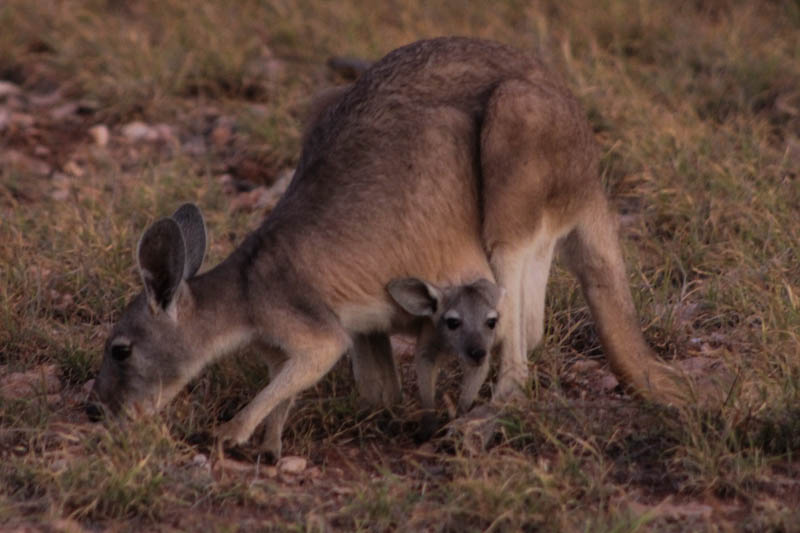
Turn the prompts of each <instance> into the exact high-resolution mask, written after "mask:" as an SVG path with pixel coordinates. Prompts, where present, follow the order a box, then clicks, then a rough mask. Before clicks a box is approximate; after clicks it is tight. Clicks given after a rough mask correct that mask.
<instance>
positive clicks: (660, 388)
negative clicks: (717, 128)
mask: <svg viewBox="0 0 800 533" xmlns="http://www.w3.org/2000/svg"><path fill="white" fill-rule="evenodd" d="M597 152H598V151H597V149H596V147H595V143H594V139H593V136H592V131H591V128H590V127H589V125H588V123H587V121H586V119H585V117H584V114H583V112H582V111H581V107H580V105H579V104H578V102H577V100H576V99H575V98H574V97H573V96H572V95H571V94H570V93H569V91H568V90H566V89H565V88H564V86H563V85H562V84H561V83H560V82H559V81H557V80H556V79H555V77H554V76H553V74H551V73H550V72H549V71H548V70H546V69H545V68H544V67H543V66H542V64H541V63H540V62H539V61H537V60H536V59H533V58H531V57H529V56H527V55H525V54H523V53H521V52H519V51H517V50H514V49H513V48H510V47H508V46H505V45H502V44H498V43H494V42H487V41H481V40H474V39H466V38H440V39H433V40H428V41H420V42H417V43H414V44H411V45H408V46H405V47H403V48H400V49H398V50H395V51H393V52H391V53H390V54H388V55H387V56H386V57H384V58H383V59H382V60H380V61H378V62H377V63H375V64H374V65H373V66H372V67H371V68H369V69H368V70H367V71H366V72H364V73H363V75H362V76H361V77H360V78H359V79H358V80H357V81H356V82H355V83H354V85H353V86H352V88H350V89H349V90H347V91H345V92H343V94H341V96H340V97H339V98H338V99H333V100H331V103H329V104H328V105H327V106H326V107H325V108H324V109H322V110H321V111H320V112H319V113H318V117H317V119H316V120H315V122H314V124H313V125H312V126H311V128H310V129H309V131H308V133H307V135H306V137H305V140H304V144H303V151H302V154H301V157H300V161H299V165H298V168H297V171H296V174H295V177H294V179H293V181H292V183H291V184H290V186H289V188H288V189H287V191H286V193H285V195H284V196H283V198H281V200H280V202H279V203H278V205H277V206H276V207H275V209H274V210H273V211H272V212H271V213H270V215H269V217H268V218H267V220H266V221H265V222H264V223H263V224H262V225H261V227H260V228H258V229H257V230H256V231H254V232H253V233H252V234H250V235H249V236H248V237H247V238H246V239H245V241H244V242H243V243H242V244H241V245H240V246H239V247H238V248H237V249H236V250H235V251H234V252H233V253H232V254H231V255H230V256H229V257H228V258H227V259H225V260H224V261H223V262H222V263H220V264H219V265H217V266H216V267H215V268H213V269H212V270H210V271H208V272H206V273H204V274H201V275H195V274H196V273H197V270H198V268H199V266H200V264H201V262H202V259H203V255H204V252H205V226H204V223H203V220H202V217H201V215H200V213H199V211H198V210H197V209H196V208H193V207H191V206H189V207H182V208H181V209H179V210H178V212H177V213H175V215H174V216H173V217H171V218H165V219H161V220H159V221H157V222H155V223H154V224H153V225H152V226H151V227H150V228H148V229H147V231H145V233H144V235H143V236H142V239H141V241H140V243H139V247H138V263H139V270H140V272H141V276H142V281H143V283H144V291H143V293H142V294H140V295H139V296H138V297H136V298H135V299H134V300H133V301H132V302H131V303H130V304H129V305H128V307H127V308H126V309H125V311H124V313H123V316H122V318H121V319H120V321H119V323H118V324H117V325H116V326H115V327H114V328H113V331H112V332H111V335H110V337H109V340H108V342H107V344H106V349H105V355H104V359H103V363H102V367H101V369H100V372H99V375H98V376H97V379H96V381H95V386H94V390H93V397H95V398H96V399H97V400H99V401H100V402H101V403H103V404H105V405H107V406H108V407H109V408H110V410H112V411H119V410H126V411H134V412H139V411H143V412H147V411H152V410H154V409H158V408H159V407H160V406H162V405H164V404H165V403H166V402H167V401H169V400H170V399H171V398H172V397H173V396H174V395H175V394H176V393H177V392H178V391H179V390H180V389H181V388H182V387H183V386H184V385H185V384H186V383H187V382H188V381H189V380H190V379H191V378H192V377H194V376H195V375H197V374H198V373H199V372H200V370H201V369H202V368H203V367H204V366H206V365H207V364H208V363H210V362H211V361H213V360H214V359H215V358H217V357H218V356H221V355H223V354H225V353H229V352H231V351H232V350H234V349H236V348H238V347H240V346H242V345H245V344H256V345H257V346H259V347H261V348H262V349H263V352H264V354H265V357H267V360H268V361H269V362H270V366H271V371H272V372H271V373H272V379H271V381H270V383H269V384H268V385H267V386H266V387H265V388H264V389H263V390H262V391H261V392H260V393H258V394H257V395H256V397H255V398H254V399H253V400H252V401H251V402H250V403H249V404H248V405H247V406H246V407H245V408H244V409H242V410H241V411H240V412H239V413H238V414H237V415H236V416H235V417H234V418H233V419H232V420H230V421H229V422H228V423H226V424H225V425H224V426H222V427H221V429H220V431H219V436H220V437H221V438H222V439H224V440H231V441H233V442H235V443H242V442H244V441H246V440H247V439H248V438H249V437H250V435H251V434H252V432H253V430H254V429H255V427H256V426H257V425H258V424H259V423H260V422H261V421H262V420H264V419H265V418H266V417H269V418H268V419H267V421H266V423H267V427H268V428H269V430H268V439H267V444H266V448H267V451H270V452H272V453H273V455H275V456H277V455H279V453H280V426H281V425H282V423H283V419H284V418H285V415H286V411H287V410H288V408H289V406H290V404H291V400H292V398H293V397H294V396H295V395H296V394H297V393H299V392H301V391H303V390H304V389H306V388H308V387H310V386H311V385H313V384H314V383H316V382H317V381H318V380H319V379H320V378H321V377H322V376H324V375H325V374H326V373H327V372H328V371H329V370H330V369H331V368H332V367H333V365H334V363H336V361H337V360H339V358H340V357H341V356H342V355H343V354H344V353H345V352H347V351H348V350H351V352H352V354H353V369H354V373H355V378H356V384H357V386H358V387H359V390H360V392H361V394H363V395H364V396H365V397H366V398H367V399H368V400H370V401H372V402H374V403H384V404H389V403H392V402H394V401H396V400H397V399H398V398H399V397H400V385H399V380H398V377H397V371H396V368H395V364H394V360H393V358H392V353H391V349H390V345H389V340H388V336H387V332H389V331H391V330H392V328H393V320H394V319H395V317H396V316H397V315H398V311H399V309H398V307H397V305H396V304H395V303H394V302H393V301H392V299H391V297H390V295H389V294H388V292H387V291H386V285H387V283H389V282H390V281H391V280H393V279H397V278H406V277H418V278H422V279H425V280H428V281H430V282H432V283H435V284H437V285H439V286H447V285H461V284H464V283H466V282H469V281H471V280H475V279H478V278H480V277H485V276H484V275H483V272H482V271H478V272H470V271H469V270H470V269H469V268H464V265H478V264H487V263H488V265H489V266H490V268H491V272H492V273H493V274H494V280H495V282H496V283H497V284H498V285H499V286H501V287H503V288H504V289H505V291H506V293H505V296H504V298H503V299H502V302H501V304H500V309H499V311H500V315H501V316H502V321H501V323H500V326H499V331H498V338H499V339H500V341H501V348H500V353H499V359H500V368H499V372H498V382H497V384H496V386H495V388H494V390H493V400H496V401H507V400H508V399H510V398H512V397H517V396H519V394H520V392H521V391H522V390H523V388H524V387H525V385H526V382H527V377H528V361H527V352H528V350H529V349H530V348H532V347H534V346H535V345H536V344H537V343H538V342H539V341H540V339H541V337H542V332H543V314H544V296H545V285H546V282H547V278H548V274H549V269H550V263H551V261H552V258H553V253H554V250H555V248H556V244H557V243H558V242H563V252H564V254H563V255H564V258H565V259H566V262H567V264H568V265H569V267H570V268H571V269H572V270H573V271H574V272H575V273H576V275H577V277H578V279H579V280H580V282H581V286H582V288H583V292H584V294H585V296H586V299H587V301H588V303H589V307H590V308H591V311H592V314H593V316H594V318H595V320H596V324H597V328H598V331H599V336H600V339H601V342H602V344H603V347H604V350H605V353H606V356H607V357H608V360H609V362H610V365H611V368H612V369H613V370H614V372H615V373H616V375H617V376H618V377H619V379H620V381H621V382H623V383H624V384H626V385H628V386H629V388H630V389H631V390H633V391H635V392H637V393H639V394H641V395H643V396H647V397H650V398H652V399H656V400H660V401H665V402H679V401H681V400H682V399H683V398H684V396H685V392H686V391H685V389H684V388H683V386H682V385H681V384H679V383H678V381H676V380H675V379H674V377H675V375H674V373H673V372H671V371H670V370H668V369H667V368H666V367H664V366H663V365H661V364H659V363H658V362H657V360H656V359H655V357H654V356H653V353H652V351H651V350H650V348H649V347H648V346H647V344H646V343H645V341H644V339H643V337H642V334H641V331H640V328H639V324H638V319H637V315H636V311H635V309H634V306H633V301H632V299H631V294H630V290H629V287H628V282H627V278H626V274H625V267H624V264H623V261H622V255H621V252H620V247H619V243H618V241H617V232H616V225H615V217H614V215H613V214H612V213H611V212H610V210H609V208H608V205H607V201H606V198H605V195H604V193H603V190H602V186H601V183H600V180H599V177H598V171H597V159H598V155H597ZM93 411H94V409H93ZM93 414H96V413H93Z"/></svg>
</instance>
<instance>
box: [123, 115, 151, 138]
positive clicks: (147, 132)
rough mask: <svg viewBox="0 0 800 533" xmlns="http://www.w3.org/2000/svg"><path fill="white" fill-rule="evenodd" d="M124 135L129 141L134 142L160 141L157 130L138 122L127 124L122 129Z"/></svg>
mask: <svg viewBox="0 0 800 533" xmlns="http://www.w3.org/2000/svg"><path fill="white" fill-rule="evenodd" d="M122 135H124V136H125V138H126V139H128V140H129V141H133V142H135V141H156V140H158V131H156V129H155V128H153V127H151V126H148V125H147V124H145V123H144V122H140V121H138V120H137V121H134V122H129V123H128V124H125V125H124V126H123V127H122Z"/></svg>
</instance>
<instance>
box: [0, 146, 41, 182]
mask: <svg viewBox="0 0 800 533" xmlns="http://www.w3.org/2000/svg"><path fill="white" fill-rule="evenodd" d="M0 163H2V164H5V165H8V166H10V167H15V168H17V169H19V170H21V171H22V172H26V173H29V174H36V175H39V176H47V175H48V174H50V171H51V170H52V169H51V168H50V165H48V164H47V163H45V162H44V161H42V160H40V159H34V158H32V157H30V156H28V155H25V154H23V153H22V152H19V151H17V150H6V152H5V154H3V153H2V152H0Z"/></svg>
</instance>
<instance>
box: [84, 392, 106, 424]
mask: <svg viewBox="0 0 800 533" xmlns="http://www.w3.org/2000/svg"><path fill="white" fill-rule="evenodd" d="M84 410H85V412H86V416H87V417H89V421H90V422H100V421H101V420H102V419H103V408H102V407H101V406H100V404H98V403H97V401H96V400H95V399H94V398H92V397H91V396H90V398H89V399H88V400H87V401H86V406H85V407H84Z"/></svg>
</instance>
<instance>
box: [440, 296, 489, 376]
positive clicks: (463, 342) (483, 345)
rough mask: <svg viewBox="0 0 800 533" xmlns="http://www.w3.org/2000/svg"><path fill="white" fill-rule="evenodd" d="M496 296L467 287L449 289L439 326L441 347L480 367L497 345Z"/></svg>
mask: <svg viewBox="0 0 800 533" xmlns="http://www.w3.org/2000/svg"><path fill="white" fill-rule="evenodd" d="M495 305H496V302H494V301H493V298H492V295H490V294H487V293H486V291H482V290H480V289H479V288H476V287H475V286H474V285H464V286H459V287H453V288H450V289H449V290H445V293H444V300H443V302H442V311H443V312H442V313H441V316H440V318H439V319H438V321H437V324H436V336H437V340H438V344H439V345H440V346H442V347H443V348H445V349H446V350H448V351H450V352H452V353H456V354H458V356H459V357H460V358H461V359H462V360H463V361H465V362H467V363H470V364H474V365H480V364H481V363H483V360H484V358H485V357H486V355H487V354H488V353H489V352H490V351H491V349H492V346H493V345H494V340H495V332H496V329H497V321H498V320H499V317H500V315H499V314H498V312H497V310H496V309H495Z"/></svg>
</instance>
